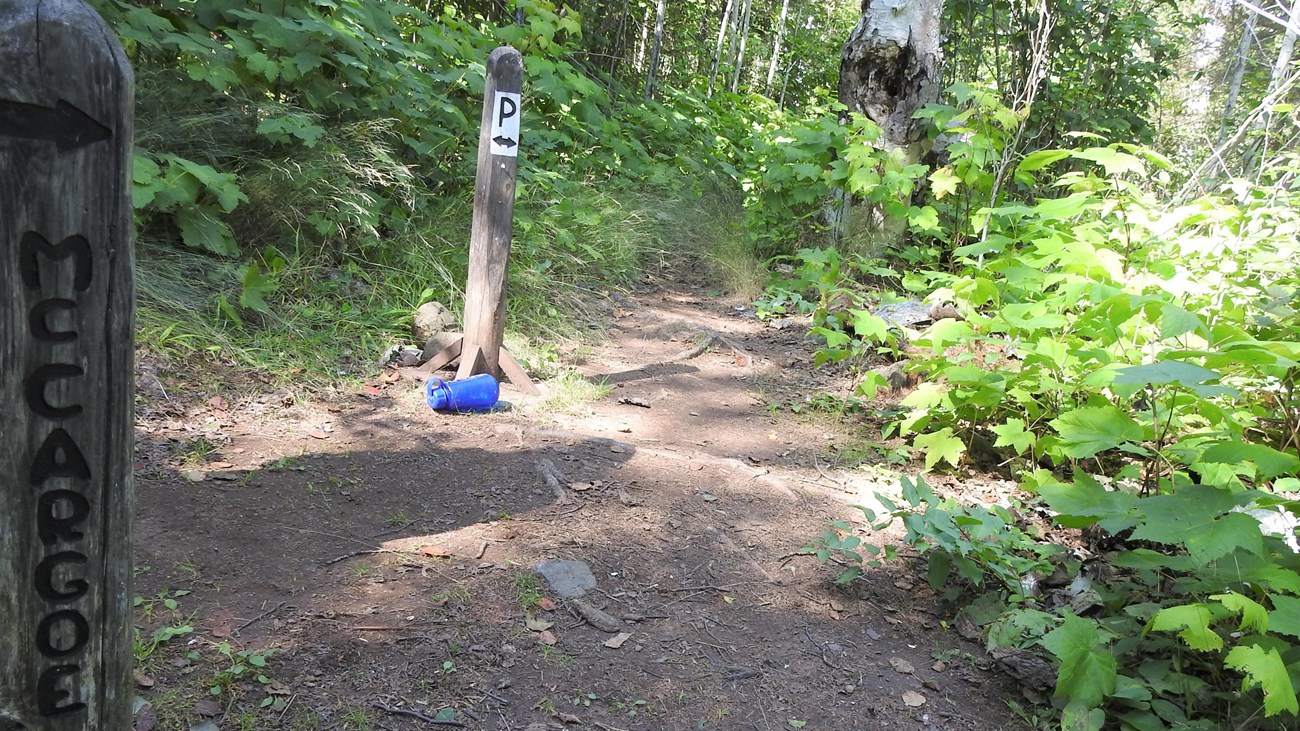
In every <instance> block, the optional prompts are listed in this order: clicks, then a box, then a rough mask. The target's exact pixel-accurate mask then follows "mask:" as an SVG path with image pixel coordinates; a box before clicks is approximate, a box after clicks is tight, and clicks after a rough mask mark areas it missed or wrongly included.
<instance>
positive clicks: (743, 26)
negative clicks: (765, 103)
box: [731, 0, 754, 94]
mask: <svg viewBox="0 0 1300 731" xmlns="http://www.w3.org/2000/svg"><path fill="white" fill-rule="evenodd" d="M753 9H754V0H745V6H744V11H743V12H742V13H741V14H740V24H739V27H738V28H737V35H739V36H740V43H739V45H737V46H736V68H735V69H734V70H733V72H732V77H731V93H732V94H735V93H736V92H737V91H739V90H740V76H741V74H742V73H743V72H744V69H745V44H746V43H747V42H748V41H749V16H750V13H751V12H752V11H753Z"/></svg>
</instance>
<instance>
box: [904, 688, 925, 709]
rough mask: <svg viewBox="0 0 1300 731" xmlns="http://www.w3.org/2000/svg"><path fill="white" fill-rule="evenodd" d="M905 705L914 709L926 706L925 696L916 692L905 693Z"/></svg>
mask: <svg viewBox="0 0 1300 731" xmlns="http://www.w3.org/2000/svg"><path fill="white" fill-rule="evenodd" d="M903 703H904V704H905V705H908V706H910V707H912V708H916V707H917V706H923V705H925V696H923V695H921V694H920V693H917V692H916V691H914V690H908V691H903Z"/></svg>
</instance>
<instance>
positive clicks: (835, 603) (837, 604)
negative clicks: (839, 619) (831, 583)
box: [831, 599, 844, 612]
mask: <svg viewBox="0 0 1300 731" xmlns="http://www.w3.org/2000/svg"><path fill="white" fill-rule="evenodd" d="M831 609H834V610H835V611H837V612H842V611H844V603H843V602H839V601H836V600H834V599H832V600H831Z"/></svg>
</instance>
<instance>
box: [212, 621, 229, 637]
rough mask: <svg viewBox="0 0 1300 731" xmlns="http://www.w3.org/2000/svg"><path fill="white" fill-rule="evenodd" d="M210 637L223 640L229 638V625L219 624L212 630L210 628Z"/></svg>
mask: <svg viewBox="0 0 1300 731" xmlns="http://www.w3.org/2000/svg"><path fill="white" fill-rule="evenodd" d="M212 636H213V637H216V638H217V639H221V638H223V637H229V636H230V625H229V624H219V625H217V626H216V627H213V628H212Z"/></svg>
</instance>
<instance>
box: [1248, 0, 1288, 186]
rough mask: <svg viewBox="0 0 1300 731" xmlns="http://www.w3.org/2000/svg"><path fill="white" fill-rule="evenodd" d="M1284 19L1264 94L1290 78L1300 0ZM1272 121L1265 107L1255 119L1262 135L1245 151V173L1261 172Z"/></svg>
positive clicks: (1275, 91) (1256, 126)
mask: <svg viewBox="0 0 1300 731" xmlns="http://www.w3.org/2000/svg"><path fill="white" fill-rule="evenodd" d="M1284 20H1285V21H1286V22H1285V23H1284V24H1283V26H1284V27H1285V28H1286V34H1285V35H1283V36H1282V45H1281V46H1279V47H1278V51H1277V59H1276V60H1275V61H1274V62H1273V71H1272V73H1271V74H1270V76H1269V80H1268V91H1267V92H1265V95H1266V96H1271V95H1273V94H1275V93H1277V90H1278V89H1279V88H1281V87H1282V85H1283V84H1285V83H1286V82H1287V81H1288V79H1290V76H1291V74H1290V71H1291V58H1292V56H1293V55H1294V54H1295V41H1296V31H1295V26H1296V23H1297V22H1300V0H1292V2H1291V10H1290V12H1289V13H1287V15H1286V17H1285V18H1284ZM1272 121H1273V110H1272V109H1265V110H1264V113H1263V114H1262V115H1260V117H1259V118H1258V119H1257V120H1255V125H1254V129H1255V130H1262V131H1263V132H1264V134H1263V135H1260V136H1259V138H1258V139H1257V140H1256V141H1255V142H1254V143H1253V144H1251V145H1250V147H1249V148H1248V149H1247V151H1246V156H1245V165H1244V167H1243V169H1244V171H1245V172H1246V174H1247V175H1252V174H1256V173H1262V172H1263V171H1264V165H1265V163H1266V159H1267V157H1268V147H1269V142H1270V139H1269V134H1268V129H1269V125H1270V123H1271V122H1272Z"/></svg>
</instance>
